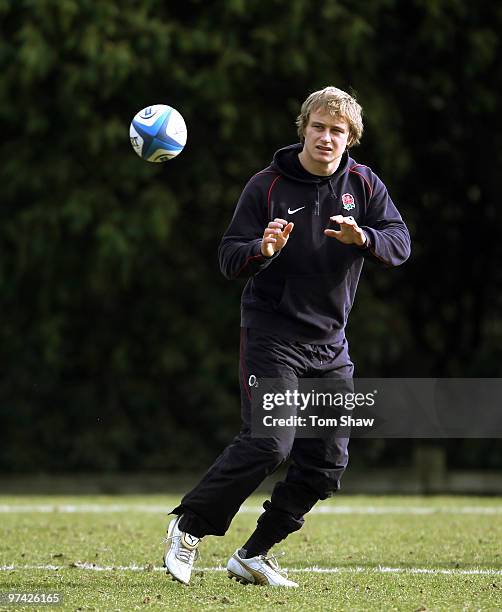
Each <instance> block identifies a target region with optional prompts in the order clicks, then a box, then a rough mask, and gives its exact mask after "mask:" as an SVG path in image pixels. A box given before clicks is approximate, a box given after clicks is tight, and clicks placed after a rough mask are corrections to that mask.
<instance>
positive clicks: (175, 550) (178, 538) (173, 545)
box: [164, 516, 200, 584]
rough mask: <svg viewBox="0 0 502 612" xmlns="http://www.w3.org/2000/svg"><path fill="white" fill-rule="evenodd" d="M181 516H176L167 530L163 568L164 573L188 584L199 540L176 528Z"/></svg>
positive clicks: (197, 553)
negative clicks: (164, 569)
mask: <svg viewBox="0 0 502 612" xmlns="http://www.w3.org/2000/svg"><path fill="white" fill-rule="evenodd" d="M180 518H181V516H177V517H176V518H174V519H173V520H172V521H171V522H170V523H169V528H168V530H167V537H166V539H165V542H166V550H165V552H164V567H165V568H166V573H167V574H171V576H172V577H173V578H174V579H175V580H178V581H179V582H182V583H183V584H189V582H190V576H191V575H192V568H193V564H194V562H195V561H196V559H197V558H198V556H199V551H198V550H197V547H198V546H199V542H200V538H196V537H195V536H193V535H190V534H189V533H186V532H185V531H181V530H180V529H179V527H178V523H179V522H180Z"/></svg>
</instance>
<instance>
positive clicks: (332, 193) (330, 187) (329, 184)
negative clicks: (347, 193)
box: [328, 181, 336, 200]
mask: <svg viewBox="0 0 502 612" xmlns="http://www.w3.org/2000/svg"><path fill="white" fill-rule="evenodd" d="M328 186H329V190H330V192H331V195H332V196H333V200H336V193H335V190H334V189H333V185H332V183H331V181H328Z"/></svg>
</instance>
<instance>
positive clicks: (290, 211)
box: [288, 206, 305, 215]
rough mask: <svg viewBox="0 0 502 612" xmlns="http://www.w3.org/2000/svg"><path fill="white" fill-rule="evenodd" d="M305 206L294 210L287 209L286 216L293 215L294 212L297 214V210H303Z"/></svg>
mask: <svg viewBox="0 0 502 612" xmlns="http://www.w3.org/2000/svg"><path fill="white" fill-rule="evenodd" d="M304 208H305V206H300V208H295V209H294V210H291V208H288V215H294V214H295V212H298V211H299V210H302V209H304Z"/></svg>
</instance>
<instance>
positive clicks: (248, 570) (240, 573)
mask: <svg viewBox="0 0 502 612" xmlns="http://www.w3.org/2000/svg"><path fill="white" fill-rule="evenodd" d="M227 572H228V577H229V578H235V579H236V580H237V581H238V582H241V583H242V584H259V585H260V586H267V585H269V586H282V587H297V586H298V584H297V583H296V582H293V581H292V580H288V577H287V574H286V572H285V571H284V570H281V569H280V568H279V564H278V563H277V560H276V558H275V557H274V556H270V557H267V556H265V555H258V556H257V557H251V558H250V559H243V558H242V557H241V554H240V549H237V550H236V551H235V553H234V554H233V555H232V556H231V557H230V559H229V561H228V564H227Z"/></svg>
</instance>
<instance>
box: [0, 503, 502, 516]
mask: <svg viewBox="0 0 502 612" xmlns="http://www.w3.org/2000/svg"><path fill="white" fill-rule="evenodd" d="M171 510H172V508H171V507H169V506H159V505H147V504H0V513H3V514H21V513H35V514H39V513H42V514H44V513H51V512H54V513H58V512H59V513H61V514H72V513H82V514H113V513H126V512H141V513H145V514H169V513H170V512H171ZM260 512H263V508H261V507H260V506H242V507H241V509H240V510H239V513H241V514H258V513H260ZM309 514H375V515H379V514H404V515H423V514H425V515H427V514H484V515H502V505H500V506H438V507H434V506H342V505H340V506H338V505H335V504H333V505H330V506H317V507H315V508H313V509H312V510H311V511H310V513H309Z"/></svg>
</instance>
